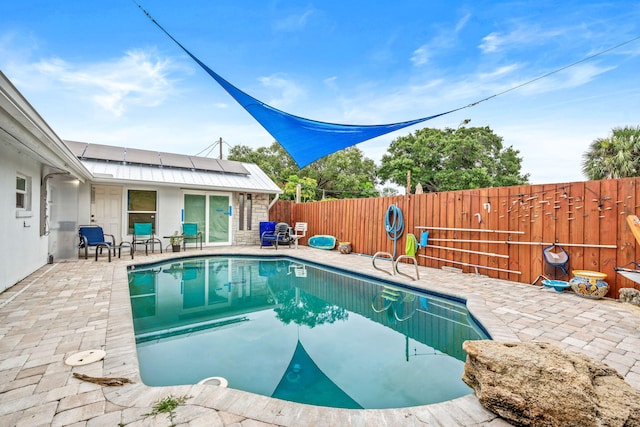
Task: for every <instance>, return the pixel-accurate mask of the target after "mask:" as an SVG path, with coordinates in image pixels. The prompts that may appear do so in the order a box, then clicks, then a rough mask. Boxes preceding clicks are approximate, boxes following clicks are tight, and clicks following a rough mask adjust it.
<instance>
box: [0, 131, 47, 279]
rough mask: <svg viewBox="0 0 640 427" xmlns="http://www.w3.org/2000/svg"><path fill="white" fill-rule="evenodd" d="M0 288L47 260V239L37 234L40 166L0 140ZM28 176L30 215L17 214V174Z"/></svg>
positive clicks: (29, 272)
mask: <svg viewBox="0 0 640 427" xmlns="http://www.w3.org/2000/svg"><path fill="white" fill-rule="evenodd" d="M0 144H2V146H1V147H0V148H2V150H1V151H2V156H0V188H2V191H0V224H1V227H2V228H1V230H2V240H3V241H4V242H5V244H3V245H0V291H2V290H5V289H7V288H8V287H10V286H13V285H14V284H16V283H17V282H19V281H20V280H22V279H24V278H25V277H27V276H28V275H30V274H31V273H33V272H34V271H35V270H37V269H38V268H40V267H42V266H43V265H45V264H46V263H47V250H48V245H47V238H46V237H41V236H40V179H41V172H40V171H41V165H40V163H39V162H37V161H35V160H32V159H31V158H29V157H28V156H26V155H24V154H23V153H20V152H18V151H17V150H16V149H15V148H13V147H11V146H9V145H8V144H6V143H5V142H4V141H0ZM18 173H20V174H23V175H25V176H27V177H30V178H31V214H30V216H21V217H16V211H17V209H16V174H18Z"/></svg>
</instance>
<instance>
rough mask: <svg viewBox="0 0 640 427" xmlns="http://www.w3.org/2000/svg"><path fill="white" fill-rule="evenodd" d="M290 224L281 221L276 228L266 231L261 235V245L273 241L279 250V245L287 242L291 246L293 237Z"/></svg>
mask: <svg viewBox="0 0 640 427" xmlns="http://www.w3.org/2000/svg"><path fill="white" fill-rule="evenodd" d="M289 230H290V227H289V224H287V223H286V222H279V223H277V224H276V228H275V230H273V231H265V232H264V233H262V235H261V236H260V247H261V248H262V247H263V246H268V243H271V244H272V245H273V246H275V248H276V250H278V245H282V244H287V245H289V248H291V242H292V241H293V239H292V238H291V235H290V234H289Z"/></svg>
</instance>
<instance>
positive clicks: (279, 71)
mask: <svg viewBox="0 0 640 427" xmlns="http://www.w3.org/2000/svg"><path fill="white" fill-rule="evenodd" d="M138 3H139V4H140V5H141V6H142V7H144V8H145V9H146V10H147V11H148V12H149V13H150V14H151V16H153V18H155V20H156V21H157V22H158V23H159V24H160V25H162V26H163V27H164V28H165V29H166V30H167V31H168V32H169V33H171V34H172V35H173V36H174V37H175V38H176V39H177V40H178V41H179V42H180V43H182V44H183V45H184V46H185V47H186V48H187V49H189V50H190V51H191V52H192V53H193V54H194V55H195V56H197V57H198V58H199V59H200V60H201V61H202V62H203V63H205V64H206V65H207V66H208V67H209V68H211V69H212V70H214V71H216V72H217V73H218V74H220V75H221V76H222V77H223V78H225V79H226V80H228V81H229V82H230V83H232V84H233V85H235V86H236V87H238V88H240V89H241V90H243V91H244V92H246V93H248V94H250V95H251V96H253V97H254V98H257V99H259V100H261V101H263V102H265V103H267V104H269V105H272V106H273V107H276V108H278V109H281V110H283V111H286V112H288V113H291V114H294V115H297V116H302V117H306V118H310V119H314V120H319V121H325V122H333V123H344V124H358V125H370V124H386V123H394V122H402V121H408V120H412V119H417V118H421V117H426V116H431V115H435V114H439V113H442V112H445V111H449V110H452V109H456V108H459V107H465V106H468V105H470V104H473V103H475V102H477V101H479V100H482V99H485V98H487V97H491V96H492V95H496V94H500V95H499V96H496V97H493V98H490V99H488V100H486V101H484V102H481V103H479V104H476V105H474V106H471V107H469V108H464V109H462V110H460V111H457V112H455V113H451V114H447V115H444V116H441V117H439V118H437V119H434V120H430V121H427V122H424V123H422V124H419V125H416V126H413V127H410V128H405V129H402V130H399V131H396V132H393V133H391V134H387V135H385V136H381V137H378V138H375V139H372V140H370V141H366V142H363V143H360V144H358V145H357V146H358V147H359V148H360V149H361V150H362V151H363V152H364V154H365V156H366V157H368V158H371V159H373V160H375V161H376V163H377V164H380V159H381V158H382V155H384V154H385V153H386V151H387V148H388V146H389V144H390V143H391V141H393V140H394V139H396V138H398V137H400V136H405V135H408V134H410V133H413V132H415V131H416V130H418V129H421V128H424V127H431V128H440V129H444V128H447V127H449V128H454V129H455V128H457V127H458V126H460V125H461V124H462V123H463V121H465V120H469V123H468V124H467V125H466V126H469V127H471V126H478V127H484V126H488V127H490V128H491V129H492V130H493V131H494V133H495V134H497V135H499V136H501V137H502V138H503V139H504V141H503V143H504V145H505V147H509V146H511V147H513V148H514V149H516V150H518V151H519V152H520V155H521V157H522V158H523V162H522V173H525V174H529V181H530V183H532V184H543V183H564V182H573V181H584V180H586V177H585V176H584V175H583V173H582V171H581V165H582V160H583V155H584V153H586V152H587V151H588V149H589V145H590V144H591V143H592V142H593V141H594V140H595V139H597V138H606V137H608V136H610V135H611V130H612V129H613V128H615V127H622V126H639V125H640V38H639V37H640V2H638V1H627V0H617V1H592V0H567V1H562V2H557V1H546V0H540V1H536V2H533V1H482V0H480V1H459V0H447V1H441V0H432V1H425V0H400V1H395V2H387V1H380V2H371V1H366V2H365V1H361V0H349V1H344V0H342V1H335V0H323V1H315V2H314V1H313V0H307V1H304V2H302V1H297V0H288V1H282V0H273V1H272V0H261V1H258V0H247V1H244V0H217V1H211V0H182V1H177V0H173V1H169V0H138ZM634 39H636V40H634ZM629 41H630V42H629ZM626 42H629V43H626ZM624 43H626V44H624ZM620 44H624V45H622V46H620V47H617V48H615V49H612V50H610V51H608V52H606V53H603V54H601V55H597V56H595V57H594V58H592V59H588V60H585V61H582V60H584V59H585V58H589V57H590V56H592V55H595V54H598V53H600V52H602V51H605V50H607V49H610V48H613V47H615V46H618V45H620ZM578 61H582V62H579V63H578V64H576V65H573V66H570V67H567V68H565V69H562V68H563V67H566V66H568V65H571V64H574V63H576V62H578ZM561 69H562V70H561ZM0 70H1V71H2V72H3V73H4V74H5V75H6V76H7V77H8V78H9V79H10V80H11V82H12V83H13V84H14V85H15V86H16V87H17V88H18V90H19V91H20V92H21V93H22V94H23V95H24V96H25V98H26V99H27V100H28V101H29V102H30V103H31V105H32V106H33V107H34V108H35V109H36V110H37V111H38V112H39V114H40V115H41V116H42V117H43V118H44V120H45V121H46V122H47V123H48V124H49V125H50V126H51V128H52V129H53V130H54V131H55V132H56V133H57V134H58V136H59V137H60V138H62V139H64V140H75V141H84V142H90V143H95V144H107V145H117V146H124V147H129V148H139V149H147V150H157V151H166V152H172V153H180V154H188V155H196V154H200V155H209V156H211V157H217V156H218V155H219V145H220V144H219V143H218V141H219V140H220V139H222V141H223V143H222V144H221V145H222V148H223V155H224V156H225V157H226V156H227V154H228V150H229V148H230V147H232V146H236V145H246V146H249V147H252V148H258V147H263V146H269V145H271V144H272V142H273V141H274V138H273V137H272V136H271V135H269V134H268V133H267V132H266V131H265V130H264V129H263V128H262V127H261V126H260V125H259V124H258V123H257V122H256V121H255V120H254V119H253V118H252V117H251V116H250V115H249V114H248V113H247V112H246V111H245V110H244V109H243V108H242V107H241V106H240V105H238V104H237V103H236V102H235V101H234V100H233V98H231V97H230V96H229V95H228V94H227V93H226V92H225V91H224V90H223V89H222V88H221V87H220V86H219V85H218V84H217V83H216V82H215V81H214V80H213V79H212V78H211V77H210V76H209V75H208V74H207V73H206V72H205V71H204V70H202V69H201V68H200V67H199V66H198V65H197V64H196V63H195V62H194V61H193V60H192V59H191V58H189V57H188V56H187V55H186V54H185V53H184V52H183V51H182V50H181V49H180V48H179V47H178V46H177V45H176V44H175V43H174V42H173V41H171V40H170V39H169V38H168V37H167V36H166V35H165V34H164V33H163V32H162V31H161V30H160V29H159V28H158V27H156V26H155V25H154V24H153V23H152V22H151V21H150V20H149V19H148V18H147V16H146V15H145V14H144V13H143V12H142V11H141V10H140V9H139V7H138V6H137V5H136V3H134V2H133V1H132V0H91V1H75V0H65V1H59V2H52V1H50V0H47V1H41V0H24V1H3V2H0ZM556 70H561V71H558V72H556V73H553V74H551V75H549V76H548V77H544V78H541V79H539V80H536V81H534V82H533V83H530V84H526V85H524V86H521V87H518V86H519V85H522V84H523V83H526V82H529V81H531V80H534V79H537V78H539V77H541V76H544V75H546V74H548V73H552V72H554V71H556ZM514 88H515V89H514ZM510 89H513V90H510ZM505 91H507V92H506V93H503V92H505Z"/></svg>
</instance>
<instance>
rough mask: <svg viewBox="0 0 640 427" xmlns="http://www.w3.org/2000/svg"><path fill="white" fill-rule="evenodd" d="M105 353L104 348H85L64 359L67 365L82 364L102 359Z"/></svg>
mask: <svg viewBox="0 0 640 427" xmlns="http://www.w3.org/2000/svg"><path fill="white" fill-rule="evenodd" d="M106 354H107V353H106V352H105V351H104V350H85V351H81V352H79V353H75V354H72V355H71V356H69V357H67V359H66V360H65V361H64V363H66V364H67V365H69V366H82V365H88V364H89V363H93V362H97V361H98V360H102V359H104V356H105V355H106Z"/></svg>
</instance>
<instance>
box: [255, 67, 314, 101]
mask: <svg viewBox="0 0 640 427" xmlns="http://www.w3.org/2000/svg"><path fill="white" fill-rule="evenodd" d="M258 80H259V81H260V83H262V85H263V86H264V87H266V88H268V89H276V90H277V91H278V92H280V95H279V96H278V97H275V98H271V100H269V101H268V102H267V104H269V105H271V106H274V107H277V108H283V107H286V106H288V105H292V104H293V103H295V102H296V101H298V100H299V99H300V98H301V97H303V96H304V94H305V91H304V90H303V89H302V88H301V87H300V86H299V85H297V84H296V83H295V82H293V81H292V80H287V79H285V78H283V77H280V76H278V75H271V76H266V77H260V78H259V79H258Z"/></svg>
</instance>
